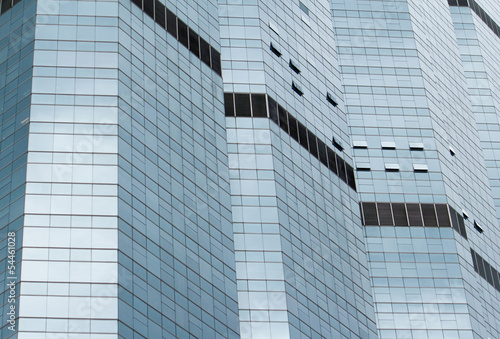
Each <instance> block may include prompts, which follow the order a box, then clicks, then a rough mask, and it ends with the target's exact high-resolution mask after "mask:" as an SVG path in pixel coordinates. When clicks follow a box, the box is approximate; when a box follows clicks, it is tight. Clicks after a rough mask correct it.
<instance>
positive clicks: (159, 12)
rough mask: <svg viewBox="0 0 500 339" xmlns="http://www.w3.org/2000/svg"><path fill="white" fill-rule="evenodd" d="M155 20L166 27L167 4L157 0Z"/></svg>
mask: <svg viewBox="0 0 500 339" xmlns="http://www.w3.org/2000/svg"><path fill="white" fill-rule="evenodd" d="M155 21H156V22H157V23H158V24H159V25H160V26H161V27H163V28H166V26H165V25H166V23H167V22H166V20H165V5H164V4H162V3H161V2H159V1H158V0H155Z"/></svg>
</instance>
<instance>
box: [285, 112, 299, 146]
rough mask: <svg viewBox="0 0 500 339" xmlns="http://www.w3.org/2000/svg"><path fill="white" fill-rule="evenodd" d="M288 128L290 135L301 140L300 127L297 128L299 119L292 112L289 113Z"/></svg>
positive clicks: (296, 139)
mask: <svg viewBox="0 0 500 339" xmlns="http://www.w3.org/2000/svg"><path fill="white" fill-rule="evenodd" d="M288 129H289V131H290V136H291V137H292V138H293V139H295V141H297V142H298V141H299V129H298V128H297V119H295V118H294V117H293V116H292V115H291V114H288Z"/></svg>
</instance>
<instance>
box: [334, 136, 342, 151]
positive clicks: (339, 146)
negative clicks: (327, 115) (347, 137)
mask: <svg viewBox="0 0 500 339" xmlns="http://www.w3.org/2000/svg"><path fill="white" fill-rule="evenodd" d="M332 145H333V146H335V148H336V149H338V150H339V151H341V152H343V151H344V147H343V146H342V144H341V143H340V141H339V140H337V139H335V137H332Z"/></svg>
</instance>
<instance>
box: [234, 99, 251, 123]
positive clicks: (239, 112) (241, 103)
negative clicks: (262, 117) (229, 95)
mask: <svg viewBox="0 0 500 339" xmlns="http://www.w3.org/2000/svg"><path fill="white" fill-rule="evenodd" d="M234 106H235V107H236V116H237V117H251V116H252V114H251V111H250V94H240V93H236V94H234Z"/></svg>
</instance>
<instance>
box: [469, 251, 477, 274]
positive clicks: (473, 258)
mask: <svg viewBox="0 0 500 339" xmlns="http://www.w3.org/2000/svg"><path fill="white" fill-rule="evenodd" d="M470 254H471V256H472V265H473V266H474V271H476V272H479V268H478V267H477V258H476V255H477V254H476V252H475V251H474V250H473V249H472V248H471V249H470Z"/></svg>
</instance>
